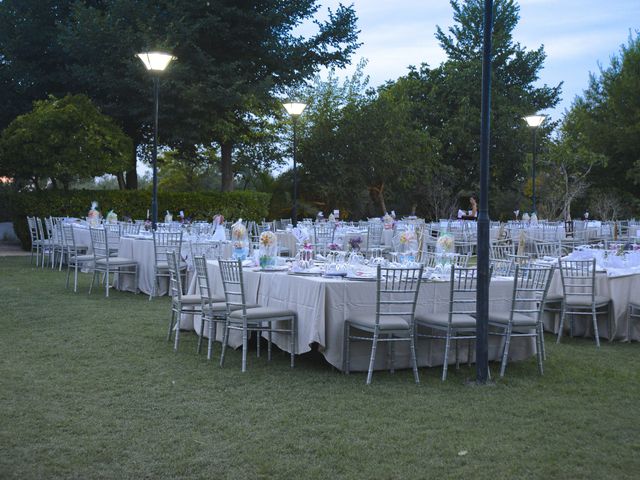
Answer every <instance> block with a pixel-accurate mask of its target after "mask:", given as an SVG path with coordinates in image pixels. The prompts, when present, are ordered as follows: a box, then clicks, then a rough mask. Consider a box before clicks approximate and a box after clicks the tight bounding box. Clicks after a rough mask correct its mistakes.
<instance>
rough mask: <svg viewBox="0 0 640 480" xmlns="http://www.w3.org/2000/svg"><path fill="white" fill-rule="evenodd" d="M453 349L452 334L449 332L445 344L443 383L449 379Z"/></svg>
mask: <svg viewBox="0 0 640 480" xmlns="http://www.w3.org/2000/svg"><path fill="white" fill-rule="evenodd" d="M450 347H451V332H449V331H448V332H447V338H446V340H445V344H444V364H443V365H442V381H443V382H444V381H445V380H446V379H447V369H448V368H449V348H450Z"/></svg>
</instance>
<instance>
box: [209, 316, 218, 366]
mask: <svg viewBox="0 0 640 480" xmlns="http://www.w3.org/2000/svg"><path fill="white" fill-rule="evenodd" d="M217 323H218V322H214V321H211V322H210V323H209V342H208V344H207V360H211V357H212V356H213V342H214V341H215V339H216V334H217V333H218V325H217Z"/></svg>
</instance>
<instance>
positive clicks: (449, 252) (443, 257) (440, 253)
mask: <svg viewBox="0 0 640 480" xmlns="http://www.w3.org/2000/svg"><path fill="white" fill-rule="evenodd" d="M455 251H456V239H455V237H454V236H453V234H451V233H447V232H443V233H441V234H440V236H439V237H438V240H437V241H436V264H437V265H440V266H442V267H443V268H444V269H450V268H451V261H452V259H453V255H454V254H455Z"/></svg>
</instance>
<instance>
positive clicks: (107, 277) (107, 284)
mask: <svg viewBox="0 0 640 480" xmlns="http://www.w3.org/2000/svg"><path fill="white" fill-rule="evenodd" d="M104 291H105V294H104V296H105V297H107V298H109V267H107V274H106V277H105V281H104Z"/></svg>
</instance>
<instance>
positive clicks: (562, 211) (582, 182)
mask: <svg viewBox="0 0 640 480" xmlns="http://www.w3.org/2000/svg"><path fill="white" fill-rule="evenodd" d="M583 119H584V115H583V112H582V111H581V107H580V106H576V105H574V107H573V108H572V109H571V110H570V111H569V112H567V114H566V115H565V117H564V119H563V122H562V125H561V126H560V128H559V131H558V136H557V138H556V139H554V140H553V141H552V142H551V143H550V144H549V151H548V154H547V155H546V156H545V157H543V160H542V165H543V166H544V167H545V169H546V175H544V177H543V178H544V179H545V182H544V185H543V190H542V192H541V193H542V195H541V198H542V199H543V203H544V204H545V205H546V207H547V208H546V210H547V212H546V213H547V215H548V216H549V217H554V216H558V215H559V216H561V218H563V219H565V220H568V219H571V204H572V203H573V202H574V201H575V200H576V199H577V198H580V197H582V196H583V195H584V194H585V193H586V191H587V189H588V187H589V174H590V173H591V171H592V169H593V168H594V167H597V166H605V165H606V164H607V161H606V157H605V156H604V155H602V154H598V153H595V152H593V151H591V150H589V148H588V145H587V141H586V138H585V137H584V133H583V130H584V128H583V126H582V121H583Z"/></svg>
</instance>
